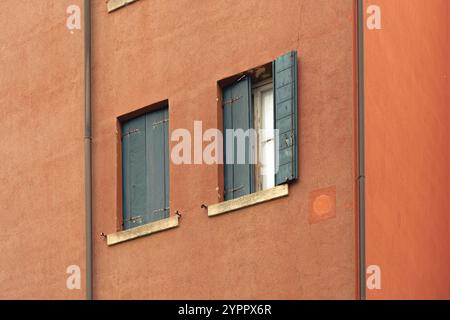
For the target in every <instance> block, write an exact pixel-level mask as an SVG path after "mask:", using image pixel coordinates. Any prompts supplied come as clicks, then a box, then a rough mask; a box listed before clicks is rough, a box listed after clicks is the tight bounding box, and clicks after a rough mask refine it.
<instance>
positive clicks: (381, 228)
mask: <svg viewBox="0 0 450 320" xmlns="http://www.w3.org/2000/svg"><path fill="white" fill-rule="evenodd" d="M366 4H367V5H368V4H378V5H379V6H380V7H381V10H382V30H372V31H370V30H367V31H366V41H365V49H366V52H365V53H366V68H365V73H366V134H367V135H366V150H367V154H366V156H367V167H366V182H367V194H366V199H367V200H366V208H367V213H366V214H367V219H366V226H367V264H368V265H371V264H375V265H379V266H380V267H381V270H382V290H379V291H376V290H373V291H371V290H369V291H368V297H369V298H370V299H379V298H425V299H429V298H450V254H449V244H450V225H449V223H450V222H449V221H450V200H449V199H450V181H449V172H450V154H449V151H450V150H449V148H450V140H449V134H450V131H449V127H450V120H449V119H450V114H449V109H450V100H449V91H450V90H449V88H450V87H449V71H450V70H449V68H450V65H449V59H450V56H449V38H448V30H449V26H450V21H449V15H448V13H449V12H450V11H449V10H450V9H449V5H450V2H449V1H448V0H427V1H424V0H395V1H393V0H377V1H367V2H366Z"/></svg>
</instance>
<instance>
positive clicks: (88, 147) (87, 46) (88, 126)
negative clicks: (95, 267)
mask: <svg viewBox="0 0 450 320" xmlns="http://www.w3.org/2000/svg"><path fill="white" fill-rule="evenodd" d="M84 99H85V100H84V165H85V173H84V174H85V177H84V179H85V184H84V185H85V187H84V188H85V189H84V190H85V191H84V201H85V210H86V213H85V214H86V216H85V219H86V220H85V233H86V240H85V243H86V249H85V250H86V252H85V253H86V300H92V132H91V131H92V122H91V1H90V0H84Z"/></svg>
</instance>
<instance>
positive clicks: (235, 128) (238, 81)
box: [222, 51, 298, 200]
mask: <svg viewBox="0 0 450 320" xmlns="http://www.w3.org/2000/svg"><path fill="white" fill-rule="evenodd" d="M226 82H227V83H226V85H224V86H223V89H222V101H223V119H224V122H223V126H224V131H225V133H224V159H225V163H224V199H225V200H231V199H235V198H239V197H241V196H244V195H247V194H250V193H253V192H257V191H262V190H266V189H270V188H273V187H274V186H278V185H281V184H284V183H287V182H290V181H294V180H296V179H297V178H298V161H297V87H298V83H297V53H296V52H295V51H293V52H289V53H287V54H285V55H283V56H281V57H279V58H277V59H276V60H275V61H273V62H272V63H270V64H268V65H265V66H261V67H258V68H256V69H253V70H249V71H247V72H245V73H243V74H240V75H237V76H235V77H232V78H231V79H228V80H227V81H226ZM230 131H232V132H234V133H233V134H230V133H229V132H230ZM239 132H240V133H243V132H246V133H247V134H246V135H245V136H244V137H245V144H241V145H245V161H239V148H240V147H239V146H240V144H239V140H241V141H242V137H241V138H240V137H239Z"/></svg>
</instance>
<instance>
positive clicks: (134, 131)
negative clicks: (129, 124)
mask: <svg viewBox="0 0 450 320" xmlns="http://www.w3.org/2000/svg"><path fill="white" fill-rule="evenodd" d="M136 132H139V129H134V130H131V131H128V132H126V133H124V134H123V135H122V138H123V137H125V136H128V135H130V134H132V133H136Z"/></svg>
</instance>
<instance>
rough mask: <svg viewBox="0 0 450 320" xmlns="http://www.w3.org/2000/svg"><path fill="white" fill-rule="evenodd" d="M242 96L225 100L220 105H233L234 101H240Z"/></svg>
mask: <svg viewBox="0 0 450 320" xmlns="http://www.w3.org/2000/svg"><path fill="white" fill-rule="evenodd" d="M242 98H243V96H239V97H235V98H231V99H230V100H226V101H224V102H223V103H222V104H223V105H224V106H225V105H226V104H233V103H234V102H235V101H238V100H240V99H242Z"/></svg>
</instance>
